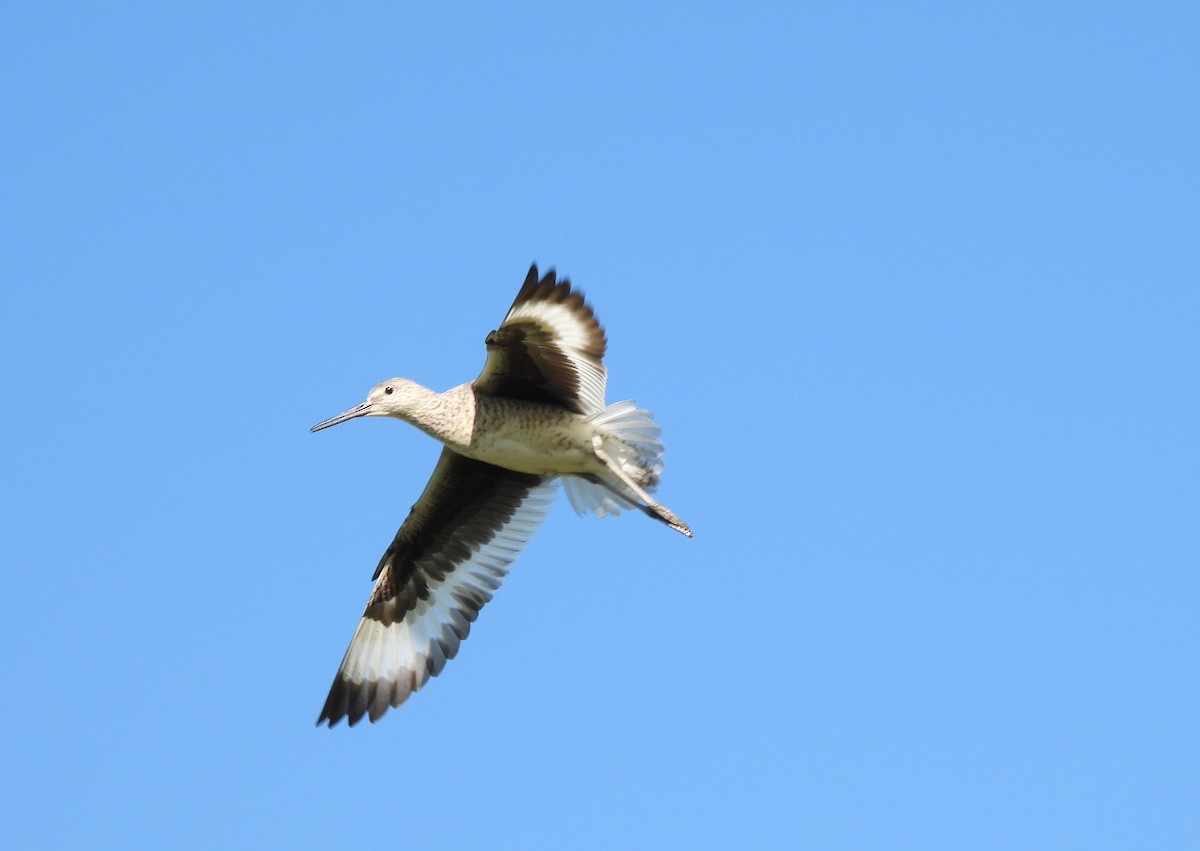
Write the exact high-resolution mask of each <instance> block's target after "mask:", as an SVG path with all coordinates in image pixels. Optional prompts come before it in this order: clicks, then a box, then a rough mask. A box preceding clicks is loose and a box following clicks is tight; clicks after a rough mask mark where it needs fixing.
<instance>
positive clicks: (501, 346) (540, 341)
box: [475, 265, 607, 414]
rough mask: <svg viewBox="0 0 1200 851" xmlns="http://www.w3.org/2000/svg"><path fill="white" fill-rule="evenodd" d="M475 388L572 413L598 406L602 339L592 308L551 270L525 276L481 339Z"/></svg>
mask: <svg viewBox="0 0 1200 851" xmlns="http://www.w3.org/2000/svg"><path fill="white" fill-rule="evenodd" d="M486 342H487V350H488V354H487V362H486V363H485V364H484V366H483V372H481V373H480V374H479V377H478V378H476V379H475V389H476V390H478V391H479V392H481V393H487V394H488V395H491V396H506V397H508V398H510V399H523V400H525V401H528V402H541V403H543V404H548V405H560V406H562V407H564V408H566V409H567V410H569V411H574V412H575V413H577V414H594V413H596V412H597V411H600V410H602V409H603V408H604V350H605V347H606V346H607V341H606V340H605V339H604V329H603V328H601V327H600V323H599V321H597V319H596V315H595V314H594V313H593V312H592V308H591V307H590V306H589V305H588V303H587V302H586V301H584V299H583V295H582V294H581V293H577V292H572V291H571V282H570V281H568V280H567V279H566V278H563V279H561V280H557V279H556V277H555V273H554V270H553V269H551V270H550V271H548V272H547V273H546V275H545V277H543V278H541V279H540V280H539V278H538V270H537V266H536V265H534V266H530V267H529V274H528V275H526V277H525V283H524V285H523V286H522V287H521V291H520V292H519V293H517V298H516V300H515V301H514V302H513V304H512V307H511V308H509V311H508V315H507V316H505V317H504V322H502V323H501V325H500V327H499V328H497V329H496V330H495V331H493V332H491V333H490V334H488V335H487V340H486Z"/></svg>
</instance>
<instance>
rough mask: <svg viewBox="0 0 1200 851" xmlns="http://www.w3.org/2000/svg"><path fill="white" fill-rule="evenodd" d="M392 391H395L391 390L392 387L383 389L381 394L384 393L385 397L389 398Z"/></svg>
mask: <svg viewBox="0 0 1200 851" xmlns="http://www.w3.org/2000/svg"><path fill="white" fill-rule="evenodd" d="M394 389H395V388H393V387H385V388H383V392H384V393H386V394H387V395H389V396H391V395H392V391H393V390H394Z"/></svg>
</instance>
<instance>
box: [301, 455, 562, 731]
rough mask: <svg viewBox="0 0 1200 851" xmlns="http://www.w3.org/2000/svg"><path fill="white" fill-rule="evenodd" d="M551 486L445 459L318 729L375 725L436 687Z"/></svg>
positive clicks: (391, 558) (409, 521) (412, 517)
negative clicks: (431, 684) (425, 688)
mask: <svg viewBox="0 0 1200 851" xmlns="http://www.w3.org/2000/svg"><path fill="white" fill-rule="evenodd" d="M555 491H556V482H555V480H554V479H553V478H549V479H547V478H543V477H540V476H533V475H528V474H525V473H514V472H512V471H511V470H505V469H502V468H500V467H496V466H493V465H491V464H485V463H483V462H481V461H473V460H471V459H469V458H466V457H464V456H462V455H459V454H457V453H455V452H452V451H450V450H449V449H444V450H443V451H442V456H441V458H440V459H439V461H438V464H437V467H436V468H435V469H434V471H433V476H432V478H430V480H429V484H428V485H426V486H425V491H424V493H422V494H421V498H420V499H419V500H417V503H416V505H414V506H413V508H412V511H411V512H410V513H409V515H408V517H407V518H406V519H405V521H404V523H403V524H402V525H401V526H400V530H399V531H398V532H397V533H396V538H395V540H393V541H392V545H391V546H390V547H388V549H387V552H385V553H384V554H383V558H382V559H381V560H380V562H379V567H378V568H377V569H376V571H375V580H376V582H375V588H374V590H373V591H372V592H371V597H370V599H369V600H368V601H367V608H366V611H365V612H363V616H362V620H360V621H359V624H358V629H356V630H355V632H354V637H353V638H352V639H351V641H350V647H349V649H348V650H347V651H346V656H345V658H343V659H342V665H341V667H340V668H339V669H338V673H337V676H336V677H335V678H334V681H333V687H332V688H331V689H330V690H329V697H328V698H327V699H326V701H325V708H324V709H322V710H321V716H320V718H318V719H317V723H318V724H321V723H323V722H328V723H329V726H330V727H332V726H333V725H334V724H336V723H337V722H338V721H340V720H341V719H343V718H346V719H348V721H349V723H350V724H351V725H353V724H355V723H357V722H358V721H359V720H361V719H362V717H363V716H364V715H366V716H367V717H369V718H370V719H371V721H372V722H374V721H375V720H377V719H378V718H379V717H380V716H381V715H383V713H384V712H386V711H387V709H388V707H395V706H399V705H400V704H401V703H403V702H404V701H405V699H406V698H407V697H408V696H409V695H410V694H411V693H412V692H414V691H416V690H417V689H419V688H421V686H422V685H424V684H425V681H426V680H428V679H429V677H435V676H437V675H438V674H439V673H441V670H442V668H443V666H445V664H446V660H447V659H452V658H454V655H455V654H456V653H457V652H458V646H459V643H460V642H461V641H462V640H463V639H464V638H466V637H467V633H468V632H469V631H470V629H471V623H472V622H473V621H474V620H475V618H476V616H477V615H478V614H479V610H480V609H481V608H482V607H483V605H484V604H485V603H487V602H488V600H490V599H492V592H493V591H495V590H496V589H497V588H499V587H500V582H501V580H503V579H504V577H505V575H506V574H507V573H508V566H509V564H510V563H511V562H512V560H513V558H515V557H516V555H517V553H518V552H520V551H521V549H522V548H523V547H524V546H525V544H526V543H527V542H528V541H529V538H530V537H531V536H532V535H533V533H534V531H535V530H536V529H537V527H538V525H539V524H540V523H541V522H542V519H543V518H544V517H545V516H546V512H547V511H549V509H550V504H551V503H552V502H553V500H554V494H555Z"/></svg>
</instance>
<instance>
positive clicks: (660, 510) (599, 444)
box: [592, 434, 692, 538]
mask: <svg viewBox="0 0 1200 851" xmlns="http://www.w3.org/2000/svg"><path fill="white" fill-rule="evenodd" d="M592 451H593V452H594V453H595V454H596V457H597V458H599V459H600V462H601V463H602V464H604V466H605V467H608V469H609V470H610V471H612V473H613V475H615V476H616V477H617V478H618V479H620V480H621V482H622V483H623V484H624V485H625V486H626V487H627V488H629V489H630V490H631V491H633V493H634V494H635V495H636V496H637V497H638V499H640V500H641V501H642V505H639V506H638V508H640V509H641V510H642V511H643V512H645V513H646V514H647V515H648V516H650V517H653V518H654V519H656V520H661V521H662V522H664V523H666V524H667V525H668V526H670V527H671V528H672V529H674V530H675V531H676V532H680V533H682V534H684V535H687V536H688V537H689V538H690V537H692V530H691V529H689V528H688V524H686V523H684V522H683V521H682V520H680V519H679V517H678V515H676V514H675V512H673V511H672V510H671V509H669V508H667V507H666V506H665V505H663V504H662V503H661V502H657V501H655V500H654V499H652V498H651V496H650V494H648V493H646V492H645V491H644V490H642V488H641V487H639V486H638V484H637V482H635V481H634V480H633V479H631V478H629V476H628V474H626V472H625V471H624V470H623V469H621V465H620V464H619V463H618V462H617V461H616V460H614V459H613V457H612V456H611V455H609V454H608V453H607V452H605V451H604V440H603V438H602V437H601V436H600V435H598V434H597V435H595V436H593V437H592Z"/></svg>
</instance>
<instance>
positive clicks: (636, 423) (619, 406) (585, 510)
mask: <svg viewBox="0 0 1200 851" xmlns="http://www.w3.org/2000/svg"><path fill="white" fill-rule="evenodd" d="M588 420H589V421H590V422H592V423H594V424H596V425H597V426H599V427H600V429H601V430H602V431H603V432H604V433H605V437H604V449H605V451H606V452H607V453H608V454H609V455H610V456H611V457H612V458H613V459H614V460H615V461H616V462H617V463H619V464H620V465H621V469H622V471H623V472H624V473H625V474H626V475H627V476H629V478H631V479H633V480H634V481H635V482H637V483H638V485H640V486H641V487H642V488H643V489H644V490H646V491H653V490H654V488H655V487H656V486H657V485H658V479H659V476H660V475H662V469H663V461H662V455H663V445H662V441H661V440H659V439H658V436H659V434H660V433H661V431H662V430H661V429H660V428H659V427H658V423H656V422H655V421H654V415H653V414H651V413H650V412H649V411H647V410H645V409H644V408H639V407H638V406H637V405H636V404H635V403H634V402H632V401H631V400H628V399H627V400H625V401H623V402H614V403H613V404H611V405H609V406H608V407H607V408H605V409H604V410H603V411H600V412H599V413H596V414H592V416H590V417H589V418H588ZM563 488H564V490H566V492H567V499H569V500H570V501H571V507H572V508H574V509H575V511H576V512H577V513H579V514H594V515H595V516H597V517H605V516H608V515H611V514H618V513H620V511H621V510H622V509H626V508H639V507H640V505H641V500H640V499H639V498H638V497H637V496H636V495H635V494H633V493H631V492H630V491H629V489H628V488H627V487H626V486H625V485H624V484H623V483H622V482H620V481H619V480H618V479H616V478H615V477H614V478H613V479H609V480H606V481H604V482H601V481H599V480H592V479H586V478H582V477H580V476H564V477H563Z"/></svg>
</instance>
